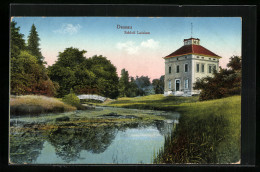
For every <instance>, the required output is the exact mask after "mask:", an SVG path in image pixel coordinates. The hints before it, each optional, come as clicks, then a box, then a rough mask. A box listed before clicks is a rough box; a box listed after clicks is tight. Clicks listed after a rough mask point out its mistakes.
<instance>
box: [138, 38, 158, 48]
mask: <svg viewBox="0 0 260 172" xmlns="http://www.w3.org/2000/svg"><path fill="white" fill-rule="evenodd" d="M158 45H159V42H158V41H154V40H153V39H148V40H147V41H143V42H142V43H141V46H142V47H146V48H157V47H158Z"/></svg>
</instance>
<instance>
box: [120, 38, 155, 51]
mask: <svg viewBox="0 0 260 172" xmlns="http://www.w3.org/2000/svg"><path fill="white" fill-rule="evenodd" d="M158 46H159V42H158V41H154V40H153V39H148V40H146V41H143V42H141V44H140V45H136V44H135V42H133V41H127V42H123V43H122V42H119V43H117V44H116V48H118V49H119V50H123V51H126V52H127V53H128V54H137V53H138V52H139V50H140V49H141V48H148V49H155V48H157V47H158Z"/></svg>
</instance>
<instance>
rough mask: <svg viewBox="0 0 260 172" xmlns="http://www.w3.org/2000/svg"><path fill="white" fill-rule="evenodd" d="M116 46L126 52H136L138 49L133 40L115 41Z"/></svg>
mask: <svg viewBox="0 0 260 172" xmlns="http://www.w3.org/2000/svg"><path fill="white" fill-rule="evenodd" d="M116 48H118V49H120V50H124V51H126V52H127V53H128V54H136V53H137V52H138V50H139V47H138V46H136V45H135V42H133V41H127V42H125V43H121V42H119V43H117V44H116Z"/></svg>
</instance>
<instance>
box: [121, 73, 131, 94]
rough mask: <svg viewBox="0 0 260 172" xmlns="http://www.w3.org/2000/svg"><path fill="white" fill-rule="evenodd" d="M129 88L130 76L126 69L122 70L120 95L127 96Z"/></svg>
mask: <svg viewBox="0 0 260 172" xmlns="http://www.w3.org/2000/svg"><path fill="white" fill-rule="evenodd" d="M128 88H129V74H128V71H127V70H125V69H122V70H121V77H120V79H119V93H120V96H121V97H125V96H127V92H128Z"/></svg>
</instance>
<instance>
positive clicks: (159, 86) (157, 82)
mask: <svg viewBox="0 0 260 172" xmlns="http://www.w3.org/2000/svg"><path fill="white" fill-rule="evenodd" d="M152 85H153V89H154V92H155V94H163V90H164V75H162V76H161V77H160V79H154V80H153V81H152Z"/></svg>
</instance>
